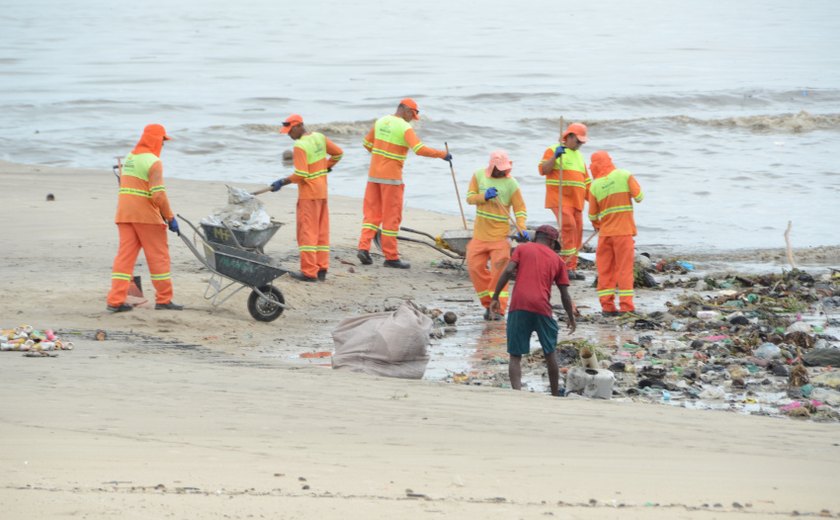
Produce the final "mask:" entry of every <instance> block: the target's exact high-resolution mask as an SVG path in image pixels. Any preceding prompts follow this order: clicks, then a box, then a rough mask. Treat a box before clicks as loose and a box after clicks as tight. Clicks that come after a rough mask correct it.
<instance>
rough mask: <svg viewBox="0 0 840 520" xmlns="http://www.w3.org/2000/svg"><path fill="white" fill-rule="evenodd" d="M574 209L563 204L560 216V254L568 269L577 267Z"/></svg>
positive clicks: (576, 230)
mask: <svg viewBox="0 0 840 520" xmlns="http://www.w3.org/2000/svg"><path fill="white" fill-rule="evenodd" d="M576 211H577V210H575V209H574V208H569V207H566V206H563V213H562V215H561V216H560V220H561V222H562V224H563V229H562V230H561V231H560V256H562V257H563V260H564V261H565V262H566V267H568V268H569V270H570V271H572V270H575V269H576V268H577V252H578V250H577V236H578V224H577V221H576V220H575V212H576ZM578 213H580V212H578Z"/></svg>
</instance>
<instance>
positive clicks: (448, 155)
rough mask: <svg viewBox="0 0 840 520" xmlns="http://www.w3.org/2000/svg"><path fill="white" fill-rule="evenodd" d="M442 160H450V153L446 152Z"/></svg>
mask: <svg viewBox="0 0 840 520" xmlns="http://www.w3.org/2000/svg"><path fill="white" fill-rule="evenodd" d="M443 160H444V161H448V162H452V154H451V153H449V152H446V157H444V158H443Z"/></svg>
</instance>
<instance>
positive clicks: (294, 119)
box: [280, 114, 303, 134]
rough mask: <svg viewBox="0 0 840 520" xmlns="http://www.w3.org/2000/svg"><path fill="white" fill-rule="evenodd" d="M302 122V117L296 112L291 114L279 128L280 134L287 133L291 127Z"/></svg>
mask: <svg viewBox="0 0 840 520" xmlns="http://www.w3.org/2000/svg"><path fill="white" fill-rule="evenodd" d="M302 124H303V118H302V117H300V116H299V115H298V114H292V115H290V116H289V117H287V118H286V120H285V121H283V126H282V127H281V128H280V133H281V134H288V133H289V130H291V129H292V127H295V126H297V125H302Z"/></svg>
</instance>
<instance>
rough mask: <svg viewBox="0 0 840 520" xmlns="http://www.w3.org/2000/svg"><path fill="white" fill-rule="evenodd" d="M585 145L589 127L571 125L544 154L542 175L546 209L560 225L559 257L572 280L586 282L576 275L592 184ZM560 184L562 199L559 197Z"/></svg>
mask: <svg viewBox="0 0 840 520" xmlns="http://www.w3.org/2000/svg"><path fill="white" fill-rule="evenodd" d="M584 143H586V126H585V125H584V124H582V123H572V124H570V125H569V126H568V127H567V128H566V130H564V131H563V133H562V135H561V136H560V142H559V143H557V144H555V145H552V146H549V147H548V148H547V149H546V150H545V153H543V158H542V161H540V165H539V171H540V175H543V176H544V177H545V207H546V208H548V209H550V210H551V211H552V212H553V213H554V218H556V219H558V220H560V222H561V231H560V242H561V244H560V256H562V257H563V260H564V261H565V262H566V267H567V268H568V269H569V279H571V280H583V279H585V278H586V277H585V276H583V274H582V273H578V272H577V262H578V249H580V247H581V245H582V244H583V204H584V201H586V198H587V194H588V192H589V184H590V183H591V182H592V180H591V179H590V178H589V174H587V173H586V160H585V159H584V157H583V154H582V153H581V152H580V147H581V146H583V144H584ZM561 170H562V171H563V176H562V179H561V178H560V171H561ZM561 183H562V193H563V196H562V198H561V197H560V196H559V192H560V188H561ZM561 202H562V204H561Z"/></svg>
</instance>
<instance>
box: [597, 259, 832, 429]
mask: <svg viewBox="0 0 840 520" xmlns="http://www.w3.org/2000/svg"><path fill="white" fill-rule="evenodd" d="M704 283H705V284H706V286H707V288H708V289H709V290H711V293H710V294H703V295H700V294H697V293H693V294H690V295H688V296H686V297H684V298H683V300H682V301H681V302H680V303H678V304H667V305H666V306H667V308H668V310H667V312H654V313H650V314H648V315H646V316H641V315H637V314H627V315H624V316H623V317H621V318H619V319H618V322H619V323H620V324H621V326H622V327H624V328H625V329H626V328H631V329H633V330H635V331H638V335H637V336H636V337H635V339H633V340H631V341H625V342H623V344H622V345H620V346H618V347H612V348H610V347H603V346H602V350H607V351H609V357H608V358H606V359H603V360H602V366H603V367H604V368H607V367H608V368H609V369H610V370H612V371H613V372H614V373H615V374H616V377H617V380H616V385H615V386H616V392H615V393H616V394H617V395H619V396H623V397H626V398H630V399H634V400H646V401H659V402H663V403H666V404H671V405H678V406H683V407H685V408H699V409H724V410H731V411H739V412H742V413H750V414H757V415H788V416H791V417H800V418H811V419H814V420H818V421H838V420H840V370H838V369H836V368H834V367H838V366H840V339H838V338H837V337H836V336H833V335H831V334H827V333H826V330H825V329H826V328H832V327H838V326H840V320H838V317H836V316H840V312H838V311H834V309H836V308H837V305H835V302H840V298H838V297H839V296H840V277H838V276H836V275H823V276H821V277H819V278H814V277H813V276H811V275H809V274H808V273H806V272H803V271H799V270H792V271H789V272H786V273H783V274H781V275H760V276H734V275H733V276H725V277H722V278H706V279H705V280H704ZM832 311H833V312H836V314H835V315H834V316H832V314H831V312H832Z"/></svg>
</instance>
